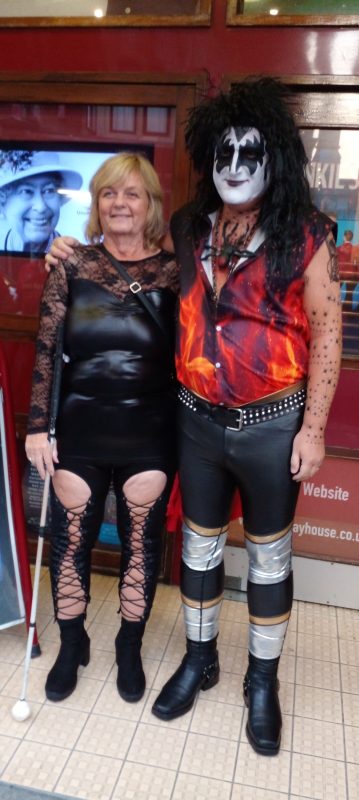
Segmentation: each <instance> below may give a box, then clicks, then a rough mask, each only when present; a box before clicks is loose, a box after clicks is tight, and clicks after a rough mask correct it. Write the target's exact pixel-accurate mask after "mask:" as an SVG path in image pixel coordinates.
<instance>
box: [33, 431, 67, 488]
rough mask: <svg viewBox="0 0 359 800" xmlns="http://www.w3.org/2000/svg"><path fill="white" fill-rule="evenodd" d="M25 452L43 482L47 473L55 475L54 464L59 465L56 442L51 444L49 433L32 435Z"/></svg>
mask: <svg viewBox="0 0 359 800" xmlns="http://www.w3.org/2000/svg"><path fill="white" fill-rule="evenodd" d="M25 451H26V455H27V457H28V459H29V461H30V463H31V464H32V465H33V467H36V469H37V471H38V473H39V475H40V478H42V480H43V481H44V480H45V474H46V472H49V474H50V475H53V474H54V471H55V470H54V462H55V464H58V463H59V459H58V457H57V447H56V441H55V442H53V443H51V444H50V442H49V440H48V437H47V433H30V434H29V435H28V436H27V437H26V440H25Z"/></svg>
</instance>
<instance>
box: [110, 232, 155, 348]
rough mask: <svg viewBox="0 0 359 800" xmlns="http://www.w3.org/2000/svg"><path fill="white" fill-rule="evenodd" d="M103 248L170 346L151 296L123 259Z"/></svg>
mask: <svg viewBox="0 0 359 800" xmlns="http://www.w3.org/2000/svg"><path fill="white" fill-rule="evenodd" d="M101 249H102V250H103V252H104V253H105V255H106V256H107V258H108V260H109V261H111V264H113V266H114V267H115V268H116V269H117V271H118V272H119V273H120V275H121V276H122V278H124V280H125V281H126V282H127V283H128V285H129V287H130V289H131V292H132V294H134V295H136V297H137V298H138V299H139V300H140V301H141V303H142V305H143V306H144V307H145V309H146V311H148V313H149V314H150V315H151V317H152V319H154V321H155V322H156V324H157V325H158V327H159V328H160V330H161V331H162V333H163V335H164V337H165V339H166V342H167V346H169V345H168V330H166V328H165V326H164V324H163V322H162V319H161V318H160V317H159V315H158V313H157V309H156V308H155V306H154V305H153V303H151V300H149V298H148V297H146V295H145V293H144V292H143V291H142V287H141V284H140V283H139V282H138V281H133V280H132V279H131V278H130V276H129V274H128V272H127V271H126V270H125V267H124V266H123V264H122V263H121V261H118V260H117V258H115V257H114V256H113V255H112V253H109V251H108V250H106V247H105V246H104V245H101Z"/></svg>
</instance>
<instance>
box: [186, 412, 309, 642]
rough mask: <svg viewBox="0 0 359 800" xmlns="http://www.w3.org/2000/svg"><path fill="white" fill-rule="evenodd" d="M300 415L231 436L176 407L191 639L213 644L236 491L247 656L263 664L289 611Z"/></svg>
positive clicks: (279, 638) (281, 634) (279, 639)
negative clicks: (293, 462) (245, 562)
mask: <svg viewBox="0 0 359 800" xmlns="http://www.w3.org/2000/svg"><path fill="white" fill-rule="evenodd" d="M302 416H303V411H302V409H300V410H296V411H292V412H291V413H289V414H287V415H285V416H283V417H279V418H278V419H273V420H268V421H267V422H261V423H259V424H255V425H251V426H247V427H245V428H243V429H242V430H240V431H232V430H228V429H227V428H225V427H223V426H222V425H220V424H217V423H215V422H213V420H209V419H206V418H204V417H203V416H201V415H199V414H198V413H196V412H194V411H192V410H190V409H188V408H186V407H184V406H182V405H181V407H180V411H179V418H180V481H181V490H182V499H183V510H184V528H183V533H184V541H183V559H182V571H181V591H182V598H183V601H184V613H185V620H186V626H187V635H188V638H190V639H196V640H199V641H201V640H210V639H212V638H213V637H214V636H216V635H217V633H218V624H219V611H220V605H221V599H222V594H223V588H224V567H223V553H224V546H225V540H226V535H227V528H228V522H229V519H230V509H231V503H232V499H233V494H234V491H235V489H236V488H237V489H239V492H240V495H241V501H242V509H243V526H244V530H245V537H246V546H247V550H248V555H249V580H248V589H247V591H248V610H249V618H250V622H251V627H250V645H249V646H250V650H251V651H252V652H253V653H254V655H257V656H259V657H263V658H273V657H276V656H277V655H279V654H280V650H281V647H282V644H283V640H284V635H285V630H286V626H287V622H288V619H289V616H290V610H291V606H292V597H293V581H292V571H291V524H292V520H293V517H294V512H295V507H296V502H297V498H298V492H299V484H297V483H296V482H295V481H294V480H293V478H292V476H291V473H290V457H291V451H292V443H293V439H294V436H295V435H296V433H297V432H298V430H299V428H300V426H301V422H302ZM278 650H279V652H278Z"/></svg>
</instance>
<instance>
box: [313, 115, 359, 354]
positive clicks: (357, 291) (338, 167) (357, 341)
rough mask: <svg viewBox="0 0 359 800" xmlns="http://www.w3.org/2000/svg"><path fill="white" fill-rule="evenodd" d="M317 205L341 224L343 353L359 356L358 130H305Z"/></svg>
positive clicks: (340, 266)
mask: <svg viewBox="0 0 359 800" xmlns="http://www.w3.org/2000/svg"><path fill="white" fill-rule="evenodd" d="M302 138H303V142H304V146H305V149H306V153H307V155H308V159H309V164H308V178H309V183H310V186H311V189H312V197H313V201H314V203H315V205H316V206H317V207H318V208H319V209H320V210H321V211H323V212H324V213H325V214H327V215H328V216H329V217H332V219H334V220H335V221H336V222H337V225H338V238H337V250H338V258H339V268H340V275H341V294H342V303H343V323H344V354H345V355H348V356H359V131H352V130H343V131H340V130H333V129H330V130H329V129H326V128H321V129H313V130H303V131H302Z"/></svg>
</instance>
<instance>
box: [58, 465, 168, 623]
mask: <svg viewBox="0 0 359 800" xmlns="http://www.w3.org/2000/svg"><path fill="white" fill-rule="evenodd" d="M156 466H157V465H156ZM166 466H168V465H166ZM167 472H168V469H167ZM172 477H173V476H172V474H171V475H169V474H166V468H165V469H164V470H162V469H157V468H156V469H151V470H150V469H148V468H147V467H146V468H145V469H143V467H142V471H140V469H139V470H138V472H136V473H135V474H131V475H128V473H127V474H124V471H123V470H122V469H120V468H117V467H114V466H112V465H110V466H107V465H104V466H103V465H99V464H97V465H89V464H86V463H84V462H82V461H81V460H80V459H67V460H65V462H64V461H63V460H62V459H61V468H60V465H58V467H57V469H56V472H55V475H54V478H53V487H52V493H51V513H52V535H51V549H50V573H51V583H52V594H53V601H54V609H55V617H56V618H57V619H71V618H74V617H77V616H78V615H79V614H82V613H86V607H87V603H88V602H89V599H90V568H91V549H92V547H93V546H94V544H95V542H96V539H97V537H98V534H99V529H100V525H101V523H102V519H103V514H104V507H105V501H106V497H107V493H108V490H109V487H110V484H111V481H112V484H113V488H114V492H115V496H116V502H117V526H118V531H119V535H120V539H121V568H120V583H119V592H120V610H121V613H122V615H123V616H124V617H125V618H126V619H128V620H133V621H140V620H142V621H146V620H147V619H148V616H149V614H150V610H151V607H152V603H153V598H154V594H155V590H156V583H157V579H158V572H159V566H160V558H161V531H162V528H163V524H164V519H165V512H166V506H167V502H168V496H169V492H170V489H171V484H172Z"/></svg>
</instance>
